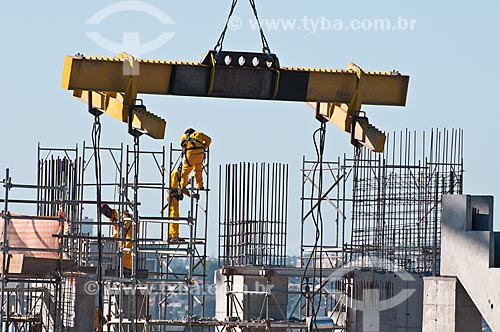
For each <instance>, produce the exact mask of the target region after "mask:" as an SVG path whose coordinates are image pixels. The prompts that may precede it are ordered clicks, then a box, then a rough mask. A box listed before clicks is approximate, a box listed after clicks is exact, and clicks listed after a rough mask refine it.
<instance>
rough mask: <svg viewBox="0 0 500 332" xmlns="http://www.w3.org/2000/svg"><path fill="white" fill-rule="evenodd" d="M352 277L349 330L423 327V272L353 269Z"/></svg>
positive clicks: (413, 331)
mask: <svg viewBox="0 0 500 332" xmlns="http://www.w3.org/2000/svg"><path fill="white" fill-rule="evenodd" d="M353 281H354V293H353V294H352V298H353V299H354V302H353V310H352V311H351V315H350V322H351V325H350V326H351V329H350V332H371V331H377V332H378V331H383V332H420V331H422V301H423V276H422V275H419V274H410V273H407V272H399V273H388V272H374V271H355V274H354V280H353ZM370 293H371V294H373V295H374V296H370ZM370 297H371V298H370ZM369 315H372V316H371V317H370V316H369ZM377 319H378V321H377Z"/></svg>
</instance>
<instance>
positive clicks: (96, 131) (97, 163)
mask: <svg viewBox="0 0 500 332" xmlns="http://www.w3.org/2000/svg"><path fill="white" fill-rule="evenodd" d="M99 116H100V114H99V113H98V112H95V115H94V125H93V126H92V147H93V150H94V169H95V178H96V199H97V228H98V230H97V250H98V251H97V252H98V263H97V286H98V289H99V299H98V310H99V312H98V331H99V332H102V328H103V312H104V288H103V287H102V272H103V271H102V215H101V199H102V197H101V183H102V182H101V180H102V177H101V175H102V174H101V154H100V146H101V121H100V118H99Z"/></svg>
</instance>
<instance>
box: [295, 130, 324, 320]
mask: <svg viewBox="0 0 500 332" xmlns="http://www.w3.org/2000/svg"><path fill="white" fill-rule="evenodd" d="M317 134H319V144H318V141H317V140H316V136H317ZM325 138H326V122H323V121H322V122H321V125H320V127H319V128H318V129H316V130H315V131H314V133H313V142H314V148H315V150H316V157H317V160H318V162H317V164H316V165H315V166H314V171H313V184H314V182H315V181H314V178H315V177H316V175H315V174H316V171H317V169H318V166H319V185H318V186H317V189H318V196H317V200H318V203H317V205H316V207H315V206H314V205H313V202H314V191H315V188H314V185H313V186H312V188H311V199H310V202H311V209H314V208H316V217H315V216H314V214H311V217H312V220H313V223H314V226H315V241H314V247H313V249H312V251H311V254H310V256H309V258H308V260H307V263H306V266H305V269H304V273H303V275H302V279H301V285H302V284H303V283H304V280H305V279H306V273H307V271H308V269H309V266H310V265H311V262H312V261H313V259H315V258H317V257H318V255H319V273H317V271H316V264H317V262H316V261H313V262H312V263H313V264H312V269H313V277H312V297H311V298H309V295H308V293H307V292H308V290H306V291H303V290H302V289H301V293H302V296H304V297H306V300H307V301H309V302H310V303H311V306H312V317H313V318H314V319H313V322H314V325H315V326H316V317H317V316H318V314H319V310H320V308H321V304H320V303H321V301H319V302H318V306H317V307H316V308H315V301H314V297H315V296H314V295H315V289H314V286H315V280H316V277H318V278H319V280H320V288H319V291H320V292H321V283H322V278H323V265H322V256H323V235H322V232H323V215H322V211H321V200H322V199H323V197H322V195H323V193H322V191H323V154H324V150H325ZM318 248H319V253H318ZM307 314H309V313H307ZM316 329H317V326H316Z"/></svg>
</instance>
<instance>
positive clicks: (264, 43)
mask: <svg viewBox="0 0 500 332" xmlns="http://www.w3.org/2000/svg"><path fill="white" fill-rule="evenodd" d="M248 1H249V2H250V6H251V7H252V12H253V14H254V16H255V20H256V21H257V25H258V27H259V33H260V39H261V42H262V52H263V53H266V54H271V49H270V47H269V43H268V42H267V39H266V36H265V34H264V29H262V24H261V23H260V19H259V15H258V13H257V5H256V4H255V0H248ZM237 4H238V0H233V2H232V4H231V9H230V10H229V15H228V16H227V20H226V25H225V26H224V29H223V30H222V33H221V35H220V37H219V40H218V41H217V44H216V45H215V47H214V51H215V52H217V53H219V52H220V51H222V46H223V43H224V38H226V32H227V28H228V27H229V22H230V20H231V17H232V16H233V13H234V9H235V8H236V5H237Z"/></svg>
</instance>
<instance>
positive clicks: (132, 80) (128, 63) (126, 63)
mask: <svg viewBox="0 0 500 332" xmlns="http://www.w3.org/2000/svg"><path fill="white" fill-rule="evenodd" d="M118 58H119V59H121V60H123V75H124V76H128V81H127V89H126V90H125V95H124V96H123V100H124V103H123V112H124V114H123V117H127V116H128V106H129V105H132V104H133V102H134V100H136V99H137V78H138V77H139V63H138V62H137V61H136V60H135V58H134V57H133V56H131V55H130V54H127V53H125V52H121V53H120V54H119V55H118Z"/></svg>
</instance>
